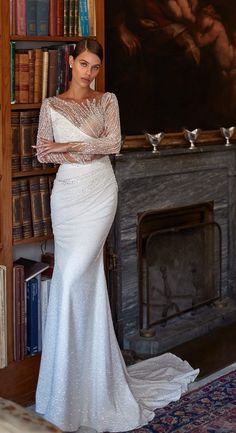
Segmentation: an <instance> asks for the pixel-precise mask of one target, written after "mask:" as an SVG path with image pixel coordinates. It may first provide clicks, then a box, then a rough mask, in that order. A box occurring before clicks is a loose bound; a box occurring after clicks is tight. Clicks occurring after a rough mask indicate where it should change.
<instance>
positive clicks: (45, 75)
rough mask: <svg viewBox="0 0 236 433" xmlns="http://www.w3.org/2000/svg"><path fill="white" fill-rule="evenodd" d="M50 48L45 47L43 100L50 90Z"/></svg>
mask: <svg viewBox="0 0 236 433" xmlns="http://www.w3.org/2000/svg"><path fill="white" fill-rule="evenodd" d="M48 60H49V54H48V49H47V48H43V66H42V101H43V100H44V99H45V98H46V97H47V90H48Z"/></svg>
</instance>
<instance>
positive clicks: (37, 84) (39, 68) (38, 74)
mask: <svg viewBox="0 0 236 433" xmlns="http://www.w3.org/2000/svg"><path fill="white" fill-rule="evenodd" d="M34 52H35V67H34V103H35V104H37V103H39V102H41V99H42V78H43V51H42V49H41V48H35V50H34Z"/></svg>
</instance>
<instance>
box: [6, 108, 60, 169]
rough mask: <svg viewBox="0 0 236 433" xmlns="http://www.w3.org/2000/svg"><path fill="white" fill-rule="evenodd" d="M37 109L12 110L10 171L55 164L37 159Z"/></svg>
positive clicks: (53, 165)
mask: <svg viewBox="0 0 236 433" xmlns="http://www.w3.org/2000/svg"><path fill="white" fill-rule="evenodd" d="M38 121H39V110H24V111H19V110H16V111H12V113H11V138H12V172H13V173H15V172H18V171H29V170H32V169H34V168H45V167H47V168H49V167H55V164H42V163H40V162H39V161H38V159H37V156H36V150H35V148H33V146H34V145H36V140H37V132H38Z"/></svg>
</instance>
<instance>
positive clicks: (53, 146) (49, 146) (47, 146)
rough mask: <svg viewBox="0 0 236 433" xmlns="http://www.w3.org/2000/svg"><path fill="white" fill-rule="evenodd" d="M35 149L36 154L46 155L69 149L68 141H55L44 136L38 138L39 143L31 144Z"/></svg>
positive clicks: (64, 151)
mask: <svg viewBox="0 0 236 433" xmlns="http://www.w3.org/2000/svg"><path fill="white" fill-rule="evenodd" d="M32 147H33V148H35V149H37V155H41V156H44V155H48V154H49V153H66V152H68V151H69V150H70V148H71V144H70V143H56V142H55V141H50V140H47V139H46V138H41V139H40V144H38V145H37V146H32Z"/></svg>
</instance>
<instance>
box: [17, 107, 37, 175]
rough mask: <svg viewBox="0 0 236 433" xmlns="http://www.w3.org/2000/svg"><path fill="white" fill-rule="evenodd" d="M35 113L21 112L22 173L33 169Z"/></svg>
mask: <svg viewBox="0 0 236 433" xmlns="http://www.w3.org/2000/svg"><path fill="white" fill-rule="evenodd" d="M33 114H34V112H33V111H28V110H27V111H20V165H21V170H22V171H27V170H31V168H32V133H31V122H32V116H33Z"/></svg>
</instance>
